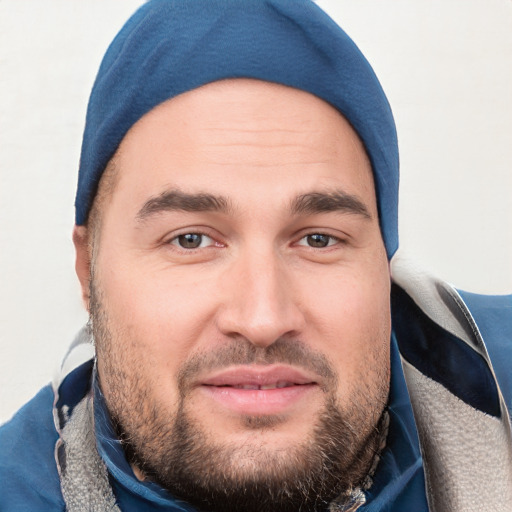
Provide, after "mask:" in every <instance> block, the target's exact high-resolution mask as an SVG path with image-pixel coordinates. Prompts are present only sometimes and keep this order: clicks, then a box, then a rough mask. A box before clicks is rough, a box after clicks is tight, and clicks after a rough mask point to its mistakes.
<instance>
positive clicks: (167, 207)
mask: <svg viewBox="0 0 512 512" xmlns="http://www.w3.org/2000/svg"><path fill="white" fill-rule="evenodd" d="M230 209H231V208H230V204H229V201H228V200H227V199H226V198H225V197H222V196H214V195H212V194H203V193H199V194H187V193H186V192H182V191H180V190H167V191H165V192H163V193H162V194H160V195H159V196H156V197H152V198H150V199H148V200H147V201H146V202H145V203H144V205H143V206H142V208H141V209H140V210H139V212H138V213H137V219H138V220H140V221H144V220H146V219H147V218H148V217H152V216H153V215H156V214H159V213H162V212H170V211H182V212H221V213H226V212H227V211H228V210H230Z"/></svg>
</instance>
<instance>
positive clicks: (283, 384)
mask: <svg viewBox="0 0 512 512" xmlns="http://www.w3.org/2000/svg"><path fill="white" fill-rule="evenodd" d="M291 386H293V384H292V383H291V382H287V381H279V382H274V383H272V384H263V385H261V386H258V385H257V384H238V385H236V386H233V387H234V388H235V389H249V390H255V389H263V390H267V389H282V388H288V387H291Z"/></svg>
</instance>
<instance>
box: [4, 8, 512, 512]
mask: <svg viewBox="0 0 512 512" xmlns="http://www.w3.org/2000/svg"><path fill="white" fill-rule="evenodd" d="M397 194H398V153H397V144H396V136H395V130H394V123H393V119H392V115H391V111H390V109H389V106H388V103H387V100H386V98H385V96H384V93H383V92H382V89H381V87H380V85H379V83H378V81H377V79H376V77H375V75H374V74H373V71H372V70H371V68H370V66H369V65H368V63H367V62H366V60H365V59H364V57H363V56H362V55H361V53H360V52H359V50H358V49H357V48H356V47H355V45H354V44H353V43H352V41H351V40H350V39H349V38H348V37H347V36H346V34H345V33H344V32H342V31H341V29H340V28H339V27H337V26H336V25H335V24H334V23H333V22H332V21H331V20H330V19H329V18H328V17H327V16H326V15H325V14H324V13H323V12H322V11H320V9H318V8H317V7H316V6H315V5H314V4H313V3H311V2H309V1H306V0H297V1H294V2H290V1H288V0H267V1H264V0H251V1H250V2H241V1H239V0H223V1H215V2H212V1H211V0H208V1H207V0H180V1H171V0H154V1H151V2H148V3H147V4H146V5H145V6H144V7H142V8H141V9H140V10H139V11H138V12H137V13H136V14H135V15H134V17H132V18H131V19H130V20H129V21H128V23H127V24H126V25H125V27H124V28H123V29H122V31H121V32H120V34H119V35H118V36H117V38H116V39H115V40H114V42H113V43H112V45H111V47H110V48H109V50H108V52H107V54H106V56H105V58H104V61H103V63H102V66H101V68H100V71H99V73H98V77H97V80H96V83H95V86H94V89H93V91H92V94H91V99H90V103H89V109H88V116H87V124H86V129H85V133H84V140H83V149H82V156H81V163H80V175H79V183H78V190H77V198H76V211H77V216H76V227H75V231H74V242H75V246H76V252H77V259H76V269H77V274H78V277H79V280H80V283H81V287H82V292H83V298H84V301H85V303H86V304H87V308H88V311H89V313H90V322H89V324H88V326H87V327H86V328H84V329H83V331H82V332H81V333H80V335H79V336H78V338H77V340H76V341H75V343H74V344H73V346H72V348H71V349H70V352H69V354H68V355H67V357H66V359H65V361H64V363H63V368H62V374H61V375H60V376H59V378H58V380H57V381H56V382H55V383H54V386H53V390H52V389H50V388H49V387H47V388H44V389H43V390H42V391H41V393H40V394H39V395H38V396H37V397H36V398H35V399H34V400H33V401H32V402H30V403H29V404H28V405H27V406H26V407H25V408H24V409H23V410H22V411H20V413H19V414H18V415H17V416H15V418H14V419H13V420H12V421H11V422H10V423H8V424H7V425H6V426H4V427H3V429H2V431H1V433H0V445H1V446H2V452H3V455H2V462H1V465H0V472H1V478H2V482H3V483H2V485H3V489H2V490H3V494H2V498H1V500H2V501H0V503H1V505H2V507H3V509H5V510H64V509H66V510H72V511H73V510H123V511H130V510H205V511H210V510H211V511H230V510H247V511H253V510H254V511H259V510H274V511H295V510H302V511H317V510H318V511H320V510H332V511H348V510H361V511H363V510H393V511H401V510H403V511H410V510H414V511H422V510H428V509H430V510H434V511H443V510H451V511H458V510H460V511H462V510H464V511H467V510H508V509H509V508H510V503H512V485H511V483H510V482H512V446H511V442H510V435H511V431H510V418H509V413H508V410H510V406H511V404H512V395H511V388H512V386H511V382H510V375H509V372H508V364H509V361H510V342H509V340H510V336H511V335H512V318H511V314H510V306H511V304H512V302H511V298H510V297H502V298H494V299H484V298H481V297H477V296H472V295H469V294H460V293H458V292H457V291H456V290H454V289H453V288H451V287H449V286H448V285H446V284H444V283H441V282H438V281H435V280H433V279H431V278H428V277H426V276H424V275H422V274H421V273H419V272H417V271H414V270H411V269H409V268H408V267H407V266H406V265H404V264H402V263H401V262H399V261H396V262H393V274H394V282H395V284H393V285H392V284H391V280H390V274H389V261H390V259H391V258H392V256H393V255H394V253H395V252H396V249H397V247H398V236H397ZM390 297H391V301H390ZM507 308H508V311H507ZM484 340H485V341H486V343H487V346H485V345H484ZM93 344H94V345H93ZM93 347H94V348H93ZM398 347H399V349H400V354H399V352H398ZM489 355H490V357H489ZM491 359H492V362H491ZM402 367H403V369H402ZM404 376H405V378H404ZM406 382H407V386H408V391H409V393H408V391H407V388H406ZM409 395H410V398H409ZM411 406H412V407H411ZM413 411H414V412H413ZM468 468H470V471H468ZM425 477H426V479H425Z"/></svg>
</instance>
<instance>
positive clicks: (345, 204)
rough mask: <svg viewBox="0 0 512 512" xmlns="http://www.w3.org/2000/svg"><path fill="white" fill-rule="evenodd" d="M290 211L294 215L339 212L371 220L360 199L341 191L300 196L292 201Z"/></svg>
mask: <svg viewBox="0 0 512 512" xmlns="http://www.w3.org/2000/svg"><path fill="white" fill-rule="evenodd" d="M291 211H292V212H293V213H294V214H315V213H327V212H341V213H349V214H356V215H361V216H363V217H365V218H366V219H371V218H372V216H371V215H370V212H369V211H368V208H367V207H366V205H365V204H364V203H363V201H361V199H359V198H358V197H357V196H355V195H352V194H347V193H346V192H343V191H341V190H335V191H332V192H310V193H308V194H302V195H300V196H298V197H296V198H295V199H294V200H293V201H292V204H291Z"/></svg>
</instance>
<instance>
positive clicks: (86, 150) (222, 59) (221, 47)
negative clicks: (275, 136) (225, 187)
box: [75, 0, 398, 258]
mask: <svg viewBox="0 0 512 512" xmlns="http://www.w3.org/2000/svg"><path fill="white" fill-rule="evenodd" d="M226 78H255V79H260V80H266V81H269V82H276V83H280V84H283V85H287V86H291V87H295V88H297V89H301V90H304V91H307V92H309V93H312V94H314V95H316V96H318V97H319V98H322V99H323V100H325V101H327V102H328V103H330V104H331V105H332V106H333V107H335V108H336V109H337V110H338V111H339V112H341V114H343V116H344V117H345V118H346V119H347V120H348V121H349V122H350V124H351V125H352V127H353V128H354V130H355V131H356V132H357V133H358V135H359V137H360V138H361V140H362V141H363V144H364V146H365V148H366V151H367V153H368V157H369V159H370V161H371V164H372V169H373V174H374V179H375V187H376V194H377V203H378V211H379V221H380V227H381V231H382V235H383V239H384V243H385V246H386V250H387V254H388V257H389V258H391V256H392V255H393V253H394V252H395V251H396V249H397V248H398V147H397V138H396V129H395V124H394V120H393V115H392V113H391V109H390V107H389V103H388V101H387V99H386V96H385V94H384V92H383V90H382V88H381V85H380V83H379V81H378V79H377V77H376V76H375V73H374V72H373V70H372V68H371V66H370V65H369V63H368V62H367V60H366V59H365V57H364V56H363V54H362V53H361V52H360V51H359V49H358V48H357V47H356V45H355V44H354V42H353V41H352V40H351V39H350V38H349V37H348V36H347V34H345V32H344V31H343V30H342V29H341V28H340V27H339V26H338V25H337V24H336V23H335V22H334V21H333V20H332V19H331V18H329V16H327V14H325V13H324V12H323V11H322V10H321V9H320V8H319V7H318V6H317V5H316V4H315V3H313V2H312V1H311V0H150V1H149V2H147V3H146V4H144V5H143V6H142V7H141V8H140V9H139V10H138V11H137V12H136V13H135V14H134V15H133V16H132V17H131V18H130V19H129V20H128V22H127V23H126V24H125V26H124V27H123V28H122V29H121V31H120V32H119V34H118V35H117V36H116V38H115V39H114V41H113V42H112V44H111V45H110V47H109V49H108V50H107V53H106V54H105V57H104V58H103V62H102V63H101V66H100V69H99V72H98V75H97V77H96V81H95V83H94V86H93V89H92V92H91V97H90V100H89V105H88V110H87V119H86V125H85V132H84V137H83V143H82V153H81V157H80V170H79V176H78V188H77V194H76V201H75V207H76V224H77V225H83V224H85V223H86V222H87V217H88V215H89V211H90V208H91V205H92V202H93V200H94V196H95V194H96V191H97V188H98V183H99V180H100V178H101V175H102V173H103V171H104V169H105V167H106V165H107V163H108V161H109V160H110V159H111V158H112V156H113V155H114V153H115V152H116V150H117V148H118V146H119V144H120V142H121V140H122V139H123V137H124V136H125V134H126V133H127V131H128V130H129V129H130V127H131V126H133V125H134V124H135V123H136V122H137V121H138V120H139V119H140V118H141V117H142V116H143V115H144V114H146V113H147V112H148V111H150V110H151V109H153V108H154V107H155V106H157V105H158V104H160V103H162V102H164V101H166V100H168V99H170V98H173V97H174V96H177V95H178V94H181V93H183V92H185V91H189V90H191V89H194V88H197V87H200V86H201V85H204V84H207V83H210V82H214V81H216V80H221V79H226Z"/></svg>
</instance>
